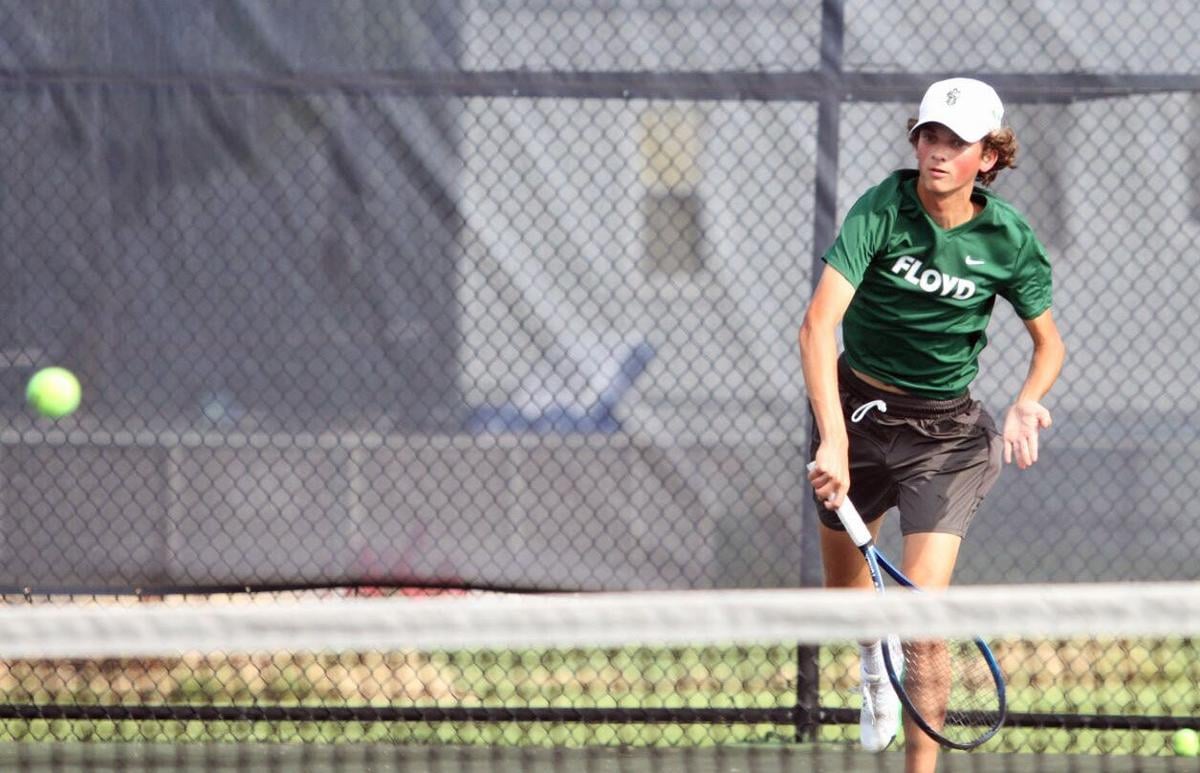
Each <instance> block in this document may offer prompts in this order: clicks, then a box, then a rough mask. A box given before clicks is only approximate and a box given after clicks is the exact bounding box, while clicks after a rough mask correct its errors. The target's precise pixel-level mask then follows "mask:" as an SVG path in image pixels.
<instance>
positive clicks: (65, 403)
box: [25, 367, 83, 419]
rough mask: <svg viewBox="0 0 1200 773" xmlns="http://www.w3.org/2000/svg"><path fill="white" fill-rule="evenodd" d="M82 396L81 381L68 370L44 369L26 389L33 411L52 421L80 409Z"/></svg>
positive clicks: (26, 395) (26, 397)
mask: <svg viewBox="0 0 1200 773" xmlns="http://www.w3.org/2000/svg"><path fill="white" fill-rule="evenodd" d="M82 396H83V391H82V390H81V389H80V386H79V379H77V378H75V374H74V373H72V372H71V371H69V370H67V369H66V368H58V367H52V368H42V369H41V370H39V371H38V372H37V373H34V374H33V378H31V379H29V385H28V386H27V387H26V388H25V399H26V400H27V401H28V402H29V404H30V405H31V406H32V407H33V409H34V410H35V411H37V412H38V413H40V414H42V415H43V416H48V417H50V418H52V419H61V418H62V417H63V416H66V415H67V414H69V413H71V412H72V411H74V410H75V409H76V408H78V407H79V400H80V398H81V397H82Z"/></svg>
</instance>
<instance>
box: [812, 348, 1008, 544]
mask: <svg viewBox="0 0 1200 773" xmlns="http://www.w3.org/2000/svg"><path fill="white" fill-rule="evenodd" d="M838 388H839V391H840V392H841V397H842V411H843V413H844V415H845V418H846V430H847V433H848V434H849V438H850V494H849V496H850V500H851V501H852V502H854V505H855V507H857V508H858V511H859V512H860V513H862V517H863V520H865V521H873V520H875V519H877V518H879V517H880V516H882V515H883V514H884V512H885V511H887V510H888V509H890V508H892V507H899V508H900V531H901V533H902V534H918V533H922V532H947V533H950V534H957V535H958V536H960V537H963V536H966V533H967V527H968V526H969V525H970V523H971V519H972V518H974V517H975V512H976V510H978V509H979V503H980V502H982V501H983V497H984V495H986V494H987V492H988V491H990V490H991V488H992V486H993V485H995V483H996V479H997V478H998V477H999V476H1000V464H1001V454H1002V452H1003V444H1002V442H1001V438H1000V434H999V433H998V432H997V431H996V425H995V423H994V422H993V421H992V417H991V416H989V415H988V412H987V411H986V410H984V408H983V405H982V404H980V403H979V402H978V401H976V400H972V399H971V396H970V395H969V394H966V395H963V396H962V397H958V398H954V399H950V400H929V399H926V398H922V397H916V396H914V395H899V394H894V393H892V392H885V391H883V390H881V389H876V388H875V387H873V386H871V385H870V384H868V383H866V382H865V381H863V380H862V379H860V378H858V377H857V376H855V375H854V372H853V371H851V370H850V368H849V367H848V366H847V365H846V364H845V362H843V361H841V360H839V361H838ZM884 406H886V411H885V410H884ZM813 427H814V429H813V439H812V445H811V447H810V449H809V456H808V458H809V459H811V458H813V456H814V455H815V454H816V452H817V446H818V445H819V444H820V442H821V439H820V437H818V436H817V431H816V429H815V427H816V422H813ZM813 499H814V501H816V502H817V511H818V513H819V514H820V517H821V523H823V524H825V525H826V526H828V527H830V528H832V529H841V528H842V525H841V523H840V522H839V521H838V517H837V514H836V513H834V512H833V511H831V510H827V509H826V508H825V507H824V506H823V505H822V504H821V502H820V500H819V499H817V497H816V495H815V494H814V495H813Z"/></svg>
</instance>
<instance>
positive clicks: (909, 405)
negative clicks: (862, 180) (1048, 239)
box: [800, 78, 1064, 773]
mask: <svg viewBox="0 0 1200 773" xmlns="http://www.w3.org/2000/svg"><path fill="white" fill-rule="evenodd" d="M1002 119H1003V106H1002V104H1001V102H1000V98H999V97H998V96H997V95H996V92H995V91H994V90H993V89H992V88H991V87H990V86H988V85H987V84H985V83H982V82H980V81H978V80H972V79H969V78H952V79H950V80H945V81H939V82H938V83H934V84H933V85H932V86H930V87H929V89H928V91H927V92H926V94H925V97H924V99H922V100H921V106H920V111H919V114H918V118H917V120H916V121H910V124H909V140H910V142H911V143H912V145H913V148H914V150H915V151H916V161H917V169H916V170H901V171H899V172H896V173H894V174H892V175H891V176H889V177H888V178H887V179H885V180H884V181H883V182H882V183H880V184H879V185H877V186H876V187H874V188H872V189H871V190H869V191H867V193H866V194H865V195H863V196H862V198H860V199H859V200H858V202H857V203H855V205H854V206H853V207H852V208H851V210H850V212H849V213H847V215H846V218H845V221H844V222H843V224H842V228H841V232H840V233H839V234H838V238H837V241H836V242H835V243H834V245H833V246H832V247H831V248H830V250H829V251H828V252H827V253H826V255H825V258H824V260H825V263H826V268H825V270H824V271H823V273H822V274H821V278H820V281H819V283H818V285H817V288H816V290H815V292H814V293H813V297H812V300H811V302H810V304H809V307H808V310H807V312H806V313H805V317H804V322H803V325H802V326H801V328H800V351H801V360H802V364H803V369H804V380H805V384H806V386H807V389H808V395H809V401H810V403H811V408H812V414H813V418H814V420H815V435H814V438H813V443H812V449H811V452H812V458H813V459H814V461H815V462H816V464H815V467H814V469H813V470H812V472H811V473H810V474H809V480H810V481H811V482H812V485H813V489H814V496H815V498H816V500H817V503H818V510H819V512H820V519H821V526H820V536H821V554H822V560H823V564H824V572H825V584H826V586H827V587H859V588H870V587H871V582H870V576H869V574H868V573H867V567H866V563H865V562H864V561H863V558H862V554H861V553H859V551H858V549H857V548H856V547H855V546H854V544H853V543H852V542H851V541H850V539H849V537H847V536H846V534H845V532H844V531H843V530H842V528H841V525H840V524H839V522H838V520H837V516H836V514H835V513H834V512H833V511H834V510H835V509H836V508H837V506H838V505H840V504H841V503H842V501H843V500H844V499H845V498H846V497H847V496H850V497H851V498H852V500H853V501H854V503H855V505H856V506H857V507H858V509H859V511H860V512H862V515H863V518H864V520H866V521H867V523H868V527H869V528H870V530H871V532H872V533H873V534H877V533H878V531H879V527H880V525H881V523H882V518H881V517H882V516H883V514H884V512H885V511H886V510H888V509H890V508H892V507H898V508H899V512H900V529H901V532H902V534H903V535H904V551H903V558H902V567H903V571H904V572H905V573H906V574H907V575H908V576H909V577H910V578H912V580H913V581H914V582H916V583H917V584H918V585H921V586H923V587H926V588H941V587H945V586H947V585H948V584H949V583H950V577H951V574H952V572H953V570H954V564H955V561H956V560H957V558H958V550H959V546H960V544H961V542H962V539H963V536H964V535H965V534H966V531H967V526H968V525H969V523H970V521H971V518H972V517H973V516H974V515H975V512H976V510H977V509H978V507H979V503H980V502H981V501H982V499H983V497H984V495H985V494H986V493H987V492H988V490H989V489H990V488H991V486H992V485H993V484H994V483H995V482H996V478H997V477H998V475H999V473H1000V467H1001V457H1003V459H1004V461H1005V462H1012V461H1014V460H1015V461H1016V463H1017V466H1018V467H1019V468H1021V469H1025V468H1027V467H1029V466H1030V465H1032V464H1033V463H1034V462H1036V461H1037V458H1038V432H1039V430H1040V429H1043V428H1046V427H1049V426H1050V413H1049V411H1047V410H1046V408H1044V407H1043V406H1042V405H1041V402H1040V401H1041V400H1042V398H1043V397H1044V396H1045V394H1046V393H1047V391H1048V390H1049V389H1050V386H1051V385H1052V384H1053V383H1054V381H1055V379H1056V378H1057V377H1058V373H1059V370H1060V368H1061V367H1062V361H1063V354H1064V349H1063V344H1062V339H1061V338H1060V337H1059V334H1058V330H1057V327H1056V326H1055V323H1054V319H1053V317H1052V316H1051V313H1050V305H1051V278H1050V263H1049V260H1048V259H1047V257H1046V253H1045V249H1044V248H1043V247H1042V245H1041V244H1040V243H1039V242H1038V240H1037V238H1036V237H1035V236H1034V234H1033V231H1032V229H1031V228H1030V227H1029V225H1028V224H1027V223H1026V222H1025V220H1024V218H1023V217H1022V216H1021V215H1020V214H1018V213H1017V212H1016V210H1014V209H1013V208H1012V206H1010V205H1009V204H1007V203H1006V202H1004V201H1002V200H1001V199H999V198H998V197H996V196H995V195H994V194H992V193H991V192H990V191H988V190H986V188H984V187H981V186H986V185H988V184H990V183H991V182H992V180H994V179H995V176H996V174H997V173H998V172H999V171H1000V170H1001V169H1004V168H1006V167H1011V166H1013V160H1014V158H1015V156H1016V150H1017V144H1016V138H1015V136H1014V135H1013V132H1012V130H1011V129H1008V128H1005V127H1003V125H1002V123H1001V122H1002ZM977 183H978V184H977ZM997 295H999V296H1001V297H1003V298H1004V299H1006V300H1007V301H1008V302H1009V303H1010V304H1011V305H1012V307H1013V308H1014V310H1015V311H1016V312H1017V314H1018V315H1019V316H1020V318H1021V319H1022V320H1023V321H1024V323H1025V328H1026V329H1027V330H1028V332H1029V336H1030V339H1031V341H1032V349H1033V353H1032V357H1031V361H1030V367H1029V372H1028V374H1027V376H1026V378H1025V381H1024V384H1023V385H1022V387H1021V390H1020V392H1019V393H1018V395H1017V397H1016V400H1015V401H1014V402H1013V404H1012V406H1011V407H1010V408H1009V409H1008V412H1007V414H1006V415H1005V418H1004V428H1003V433H1002V434H999V433H997V430H996V427H995V424H994V423H993V422H992V419H991V418H990V417H989V416H988V414H987V412H986V411H985V410H984V409H983V407H982V406H981V405H980V403H978V402H977V401H975V400H973V399H972V398H971V396H970V393H969V391H968V385H969V384H970V383H971V381H972V380H973V379H974V377H975V375H976V373H977V372H978V369H979V366H978V360H979V353H980V352H981V351H982V350H983V348H984V346H985V345H986V343H987V337H986V334H985V331H986V328H987V325H988V322H989V320H990V318H991V314H992V308H993V306H994V304H995V298H996V296H997ZM839 324H840V325H842V334H843V341H844V345H845V351H844V352H843V354H842V355H841V357H839V356H838V351H837V339H836V330H837V327H838V325H839ZM862 663H863V665H862V676H863V709H862V719H861V730H862V743H863V745H864V746H865V747H866V748H869V749H872V750H876V751H881V750H883V749H884V748H886V747H887V746H888V745H889V744H890V743H891V742H892V739H893V738H894V737H895V734H896V726H897V724H898V716H899V713H900V709H899V701H898V700H897V698H896V695H895V692H894V691H893V690H892V689H891V686H890V685H889V683H888V680H887V676H886V674H885V672H884V667H883V662H882V655H881V652H880V644H879V642H875V643H873V644H870V645H864V647H863V658H862ZM905 738H906V752H905V756H906V770H907V771H908V773H923V772H924V771H933V770H934V769H935V767H936V765H937V754H938V746H937V743H936V742H934V741H933V740H932V739H930V738H928V737H927V736H925V735H924V734H923V733H922V732H921V731H920V730H919V729H918V728H917V727H916V726H915V725H914V724H912V723H909V722H906V724H905Z"/></svg>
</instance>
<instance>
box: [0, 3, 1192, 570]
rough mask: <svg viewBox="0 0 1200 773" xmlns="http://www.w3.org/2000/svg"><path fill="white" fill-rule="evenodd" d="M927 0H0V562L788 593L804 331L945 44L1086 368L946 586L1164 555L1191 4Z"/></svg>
mask: <svg viewBox="0 0 1200 773" xmlns="http://www.w3.org/2000/svg"><path fill="white" fill-rule="evenodd" d="M928 11H929V9H926V8H924V6H922V5H921V4H900V5H895V6H889V7H888V9H884V10H881V9H878V8H875V7H874V6H873V5H872V4H862V5H860V4H853V3H850V4H843V3H841V2H834V1H833V0H826V2H815V1H814V2H807V3H788V4H781V3H759V4H750V5H745V6H743V5H737V6H729V7H724V6H722V7H713V6H710V5H708V4H696V5H692V4H682V5H678V6H675V5H672V6H663V5H661V4H657V3H655V4H648V3H635V2H630V3H623V2H622V3H613V4H609V5H606V6H603V7H596V6H594V5H593V4H590V3H588V4H573V3H528V4H521V5H512V4H507V3H489V2H477V3H466V2H460V3H458V4H455V3H444V2H438V3H407V4H397V3H384V2H367V1H366V0H361V1H359V2H350V1H346V2H337V3H327V2H289V3H282V2H265V1H257V2H255V1H251V0H225V1H218V0H208V1H200V0H196V1H193V2H173V1H151V0H146V1H145V2H132V1H126V2H84V1H83V0H79V1H78V2H73V3H55V4H53V5H50V4H43V3H35V2H16V1H15V0H7V1H6V2H0V44H2V45H0V69H2V71H0V86H2V88H3V94H4V97H5V109H4V110H3V111H0V159H2V161H3V163H2V165H0V234H2V235H3V239H4V245H5V250H4V253H3V260H4V264H3V266H4V281H3V282H0V358H2V361H0V365H3V366H4V367H3V368H0V378H2V379H3V385H4V388H3V390H2V391H0V405H2V407H3V410H4V414H5V416H6V423H5V426H4V428H3V429H2V430H0V448H2V449H3V453H2V458H0V474H2V476H3V480H2V481H0V492H2V494H0V500H2V506H3V511H2V516H0V517H2V518H3V522H4V529H3V535H4V543H3V545H4V547H3V551H4V552H3V555H4V561H3V562H0V585H3V586H5V587H7V588H15V589H23V588H33V589H36V590H39V591H47V592H49V591H53V590H56V589H57V590H65V589H74V590H79V589H91V590H115V591H129V590H134V589H139V588H140V589H143V590H148V589H163V588H175V589H181V590H182V589H189V588H190V589H212V588H218V587H220V588H241V587H246V586H252V587H265V586H297V585H307V584H350V585H352V584H371V583H404V584H417V585H439V584H448V585H468V586H482V587H499V588H528V589H546V590H549V589H637V588H664V587H738V586H767V587H769V586H791V585H799V584H812V583H814V582H817V581H818V580H819V570H818V566H817V564H816V561H815V557H814V554H815V551H814V546H813V543H812V539H811V537H812V532H811V529H812V520H811V512H810V510H809V508H810V507H811V506H810V505H809V503H808V501H807V494H806V487H805V484H804V482H803V479H802V467H803V461H804V460H803V456H802V452H801V449H803V448H805V447H806V445H807V432H808V426H807V416H806V412H805V408H804V406H805V402H804V399H805V398H804V394H803V389H802V380H801V378H800V374H799V367H798V361H797V357H796V353H795V343H794V330H795V327H796V325H797V324H798V322H799V319H800V315H801V314H802V312H803V307H804V301H805V299H806V298H807V295H808V293H809V291H810V289H811V286H812V281H813V277H814V270H813V269H814V267H815V264H814V257H815V256H816V255H818V254H819V253H820V251H821V249H823V246H824V244H825V243H827V242H828V240H830V239H831V238H832V235H833V232H834V229H835V228H836V224H837V222H838V219H839V218H840V216H841V215H842V214H843V213H844V212H845V210H846V208H847V207H848V206H849V204H850V203H851V202H852V201H853V200H854V198H855V196H856V195H857V194H858V193H859V192H861V191H862V190H863V189H864V188H865V187H866V186H867V185H870V184H872V183H873V182H875V181H877V180H878V179H879V177H881V176H882V174H884V173H886V171H887V170H888V169H890V168H892V167H893V166H899V165H903V164H905V163H906V162H907V149H906V146H905V143H904V139H903V130H902V127H903V124H904V120H905V118H906V117H907V116H908V115H909V114H910V113H911V112H912V110H913V106H914V105H915V103H916V101H917V100H918V99H919V97H920V94H921V92H922V90H923V88H924V86H925V85H926V84H927V83H928V82H929V81H930V80H932V79H933V78H934V77H938V76H940V75H944V74H947V73H948V72H954V73H982V74H984V75H985V76H986V77H988V78H989V79H990V80H992V81H993V82H994V83H995V84H996V85H997V87H998V89H999V90H1000V92H1001V94H1002V95H1003V96H1004V97H1005V99H1006V101H1007V103H1008V105H1009V116H1010V120H1011V121H1012V123H1013V125H1014V126H1015V127H1016V128H1017V129H1018V135H1019V136H1020V137H1021V139H1022V144H1023V145H1024V147H1025V150H1024V151H1023V153H1024V155H1023V160H1022V165H1021V167H1020V168H1019V169H1018V170H1017V171H1015V172H1013V173H1011V174H1007V173H1006V175H1005V176H1003V177H1002V180H1001V181H1000V183H998V187H999V191H1000V193H1001V194H1002V195H1005V196H1006V197H1008V198H1010V199H1012V200H1013V201H1014V202H1015V203H1016V204H1017V205H1018V206H1019V207H1021V208H1022V209H1023V210H1024V211H1026V212H1027V213H1028V214H1029V216H1030V218H1031V220H1032V221H1033V222H1034V225H1035V226H1036V227H1037V228H1038V229H1039V232H1040V233H1041V234H1042V235H1043V237H1044V240H1045V241H1046V242H1047V243H1048V245H1049V246H1050V247H1051V250H1052V252H1053V254H1054V256H1055V262H1056V271H1057V295H1056V304H1057V307H1058V312H1059V316H1060V320H1061V323H1062V326H1063V328H1064V331H1065V332H1066V333H1067V334H1068V342H1069V344H1070V346H1071V351H1072V355H1071V359H1070V360H1069V362H1068V366H1067V370H1066V371H1065V372H1064V377H1063V380H1062V382H1061V383H1060V385H1059V387H1058V388H1056V390H1055V393H1054V395H1053V398H1052V403H1051V407H1052V408H1053V409H1054V410H1055V413H1056V418H1057V426H1056V429H1055V430H1054V432H1053V433H1051V434H1050V435H1049V436H1048V440H1047V444H1046V446H1045V454H1044V459H1043V462H1042V463H1041V464H1040V465H1039V467H1038V468H1036V472H1035V473H1032V474H1026V475H1025V476H1024V477H1018V476H1017V474H1016V473H1015V472H1014V471H1012V470H1009V471H1007V472H1006V473H1005V476H1004V478H1002V481H1001V485H1000V486H999V487H998V488H997V490H996V492H995V494H994V495H993V496H992V497H991V498H990V499H989V501H988V502H987V504H986V505H985V508H984V511H983V513H982V514H981V516H980V518H979V520H978V522H977V524H976V526H975V528H974V531H973V534H972V540H971V544H970V545H968V546H967V548H965V549H964V555H963V559H962V562H961V570H960V572H959V580H960V581H964V582H979V581H988V582H995V581H1021V580H1038V579H1054V580H1088V579H1179V578H1183V577H1190V576H1193V574H1194V572H1193V571H1192V569H1191V565H1192V563H1193V559H1192V555H1191V554H1192V553H1193V552H1194V546H1193V545H1192V544H1190V543H1189V541H1188V540H1187V539H1176V538H1174V537H1172V538H1170V539H1167V538H1164V537H1163V536H1162V535H1163V534H1165V533H1171V534H1185V533H1187V532H1186V530H1185V529H1184V528H1183V526H1184V525H1186V524H1188V523H1190V520H1191V517H1192V515H1194V509H1195V505H1194V502H1195V499H1196V497H1195V496H1194V494H1195V489H1196V481H1194V480H1193V477H1194V476H1193V475H1192V474H1191V469H1190V468H1191V464H1190V461H1189V460H1190V459H1191V458H1194V454H1195V450H1196V433H1195V432H1194V431H1193V430H1192V429H1191V427H1192V426H1193V424H1194V422H1192V421H1191V417H1192V416H1194V415H1195V412H1196V408H1197V406H1196V402H1195V396H1194V395H1193V394H1192V393H1191V390H1190V389H1189V388H1187V386H1186V385H1187V384H1190V383H1194V381H1195V378H1194V377H1195V375H1196V374H1195V373H1194V371H1195V365H1194V363H1195V362H1196V361H1197V360H1196V358H1195V357H1193V354H1196V351H1195V350H1196V346H1195V341H1194V336H1192V335H1190V332H1189V331H1190V330H1191V329H1193V328H1194V323H1195V322H1196V313H1195V311H1194V306H1193V305H1192V304H1191V302H1190V301H1191V299H1192V297H1193V296H1194V292H1195V291H1196V290H1197V289H1200V288H1197V287H1196V278H1195V272H1194V270H1193V264H1194V261H1191V259H1190V257H1189V256H1190V254H1191V246H1192V244H1194V236H1195V234H1193V233H1192V232H1193V231H1195V230H1196V218H1195V210H1196V207H1195V201H1197V200H1200V198H1197V197H1196V196H1195V192H1194V190H1193V188H1192V185H1191V183H1190V182H1189V179H1190V177H1189V174H1188V172H1187V171H1186V170H1188V169H1191V168H1192V167H1193V166H1194V163H1195V154H1194V151H1193V150H1192V144H1194V143H1192V141H1191V138H1190V133H1189V128H1188V127H1190V126H1191V125H1192V124H1193V123H1194V117H1195V107H1194V104H1193V101H1194V96H1193V95H1194V94H1195V93H1196V92H1197V90H1198V89H1200V75H1198V74H1197V71H1196V64H1195V63H1196V62H1197V61H1200V55H1196V56H1193V55H1192V54H1193V53H1197V51H1196V49H1197V47H1198V42H1197V41H1200V30H1198V29H1196V27H1197V22H1196V21H1195V20H1194V19H1192V18H1191V17H1190V16H1189V14H1187V13H1186V12H1184V11H1182V10H1180V9H1179V8H1176V7H1174V6H1173V5H1172V4H1171V3H1166V2H1151V3H1149V4H1147V5H1146V7H1145V8H1143V9H1142V11H1141V12H1140V13H1139V14H1137V15H1134V16H1130V15H1128V14H1126V13H1125V12H1124V11H1120V10H1111V9H1109V6H1108V4H1105V3H1101V2H1080V3H1077V4H1072V5H1070V6H1057V5H1056V7H1055V8H1054V9H1041V8H1025V7H1017V6H1015V5H1014V6H1012V7H1007V6H1005V7H1002V8H993V7H992V6H990V5H988V4H985V3H979V4H978V7H972V6H970V4H966V5H964V6H963V7H962V8H961V9H959V10H958V11H956V12H954V13H949V14H945V15H943V16H942V17H939V18H941V23H940V25H939V26H938V27H937V28H936V29H932V28H930V27H929V25H928V24H926V23H925V22H926V20H927V19H928ZM979 18H984V19H991V20H993V21H994V22H996V23H1003V25H1004V26H1005V28H1006V29H1022V30H1032V31H1035V32H1036V33H1037V34H1033V35H1029V36H1016V37H1015V38H1014V37H1012V36H1009V37H1006V38H1005V41H1006V42H1005V44H1004V45H1001V44H1000V42H999V41H998V40H997V39H995V38H994V37H992V36H991V35H990V33H988V32H987V31H986V30H988V29H992V26H989V25H976V24H974V22H975V21H976V20H977V19H979ZM1164 35H1167V36H1168V37H1169V40H1166V39H1163V36H1164ZM1130 41H1142V42H1143V43H1145V45H1132V46H1131V45H1130ZM918 44H919V45H918ZM888 127H892V128H891V129H889V128H888ZM1147 137H1153V138H1155V141H1154V142H1147V141H1145V139H1146V138H1147ZM1148 169H1149V170H1170V173H1169V174H1167V175H1166V176H1165V177H1164V178H1163V179H1162V180H1161V181H1160V184H1159V185H1157V186H1156V190H1158V191H1162V192H1167V193H1168V195H1166V196H1160V195H1157V194H1155V195H1147V192H1146V189H1145V188H1139V187H1138V186H1136V185H1134V186H1130V184H1129V181H1130V180H1136V179H1139V178H1140V176H1141V175H1142V174H1144V172H1145V170H1148ZM1164 255H1165V256H1175V258H1174V259H1171V260H1167V261H1159V260H1158V258H1157V257H1154V256H1164ZM1131 256H1132V258H1133V262H1130V260H1129V258H1130V257H1131ZM1143 261H1144V265H1143ZM1151 266H1153V267H1154V270H1153V271H1151V270H1150V267H1151ZM1151 275H1153V281H1150V276H1151ZM1123 288H1124V289H1123ZM1130 289H1132V292H1130V291H1129V290H1130ZM1023 335H1024V333H1023V331H1022V330H1021V328H1020V326H1019V323H1018V322H1017V321H1016V320H1015V319H1014V318H1013V316H1012V315H1011V312H1008V310H1007V309H1001V310H1000V311H998V313H997V319H996V321H995V323H994V324H993V330H992V338H993V343H992V346H991V348H989V350H988V352H987V353H986V354H985V371H984V375H983V376H982V377H981V379H980V381H979V383H978V385H977V387H978V389H977V394H978V395H979V396H980V397H981V399H983V400H984V401H985V402H986V403H987V405H988V407H989V408H990V409H991V410H992V411H993V412H995V413H999V412H1001V411H1002V410H1003V409H1004V407H1005V404H1006V401H1007V400H1009V399H1011V396H1012V394H1013V393H1014V392H1015V388H1016V385H1017V384H1019V380H1020V377H1021V375H1022V374H1023V372H1024V367H1025V362H1026V358H1027V354H1026V352H1027V348H1026V347H1027V344H1026V342H1025V340H1024V338H1023ZM51 363H56V364H63V365H67V366H68V367H71V368H73V369H75V370H76V371H78V372H79V374H80V376H81V378H82V380H83V382H84V385H85V403H84V407H83V409H82V410H81V411H80V412H79V413H78V414H76V415H75V416H72V417H70V418H68V419H66V420H63V421H61V422H58V423H57V424H54V423H51V422H48V421H46V420H42V419H38V418H36V417H33V416H31V415H30V414H29V412H28V411H27V410H26V409H25V408H24V407H23V406H22V405H21V395H22V392H23V384H24V380H25V379H26V378H27V377H28V375H29V374H30V373H31V372H32V371H33V370H34V369H35V368H37V367H40V366H43V365H47V364H51ZM1063 545H1068V546H1070V547H1071V548H1072V549H1073V551H1072V553H1071V557H1070V558H1068V559H1066V560H1063V559H1061V558H1060V557H1059V556H1060V553H1059V550H1060V548H1061V546H1063Z"/></svg>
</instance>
